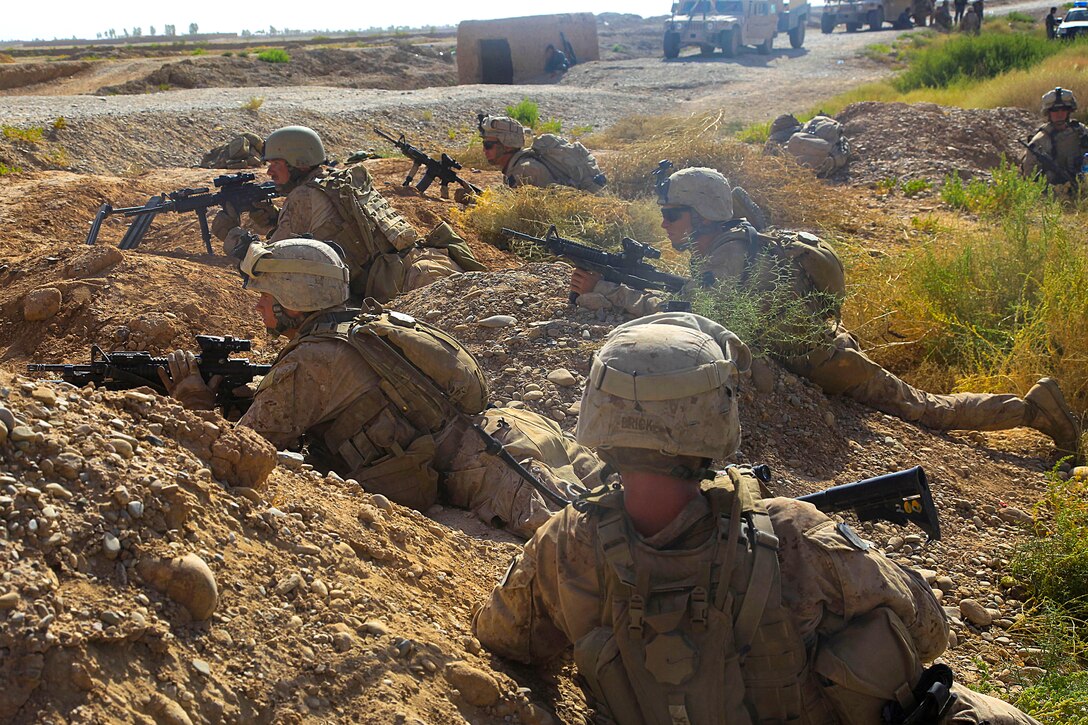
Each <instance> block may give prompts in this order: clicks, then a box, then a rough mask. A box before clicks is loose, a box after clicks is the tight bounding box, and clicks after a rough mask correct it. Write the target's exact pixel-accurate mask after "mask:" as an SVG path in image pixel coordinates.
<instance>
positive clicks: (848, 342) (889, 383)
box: [578, 225, 1032, 430]
mask: <svg viewBox="0 0 1088 725" xmlns="http://www.w3.org/2000/svg"><path fill="white" fill-rule="evenodd" d="M747 250H748V247H747V232H746V231H745V229H744V228H743V227H742V226H740V225H733V226H732V227H731V228H730V229H728V230H727V231H725V232H723V233H722V234H721V235H720V236H719V237H717V238H716V239H715V240H714V241H713V242H712V243H711V245H710V251H709V252H708V254H707V255H706V256H705V257H697V256H696V255H694V254H693V255H692V259H691V264H692V270H693V276H700V277H701V276H702V275H704V274H705V273H707V272H710V273H712V274H713V279H714V281H715V282H716V283H717V282H721V281H722V280H739V279H741V278H742V276H743V275H744V273H745V270H746V267H747V266H748V251H747ZM699 284H700V282H695V281H693V282H690V283H689V286H688V288H687V289H686V290H685V292H690V291H691V290H692V289H694V288H697V287H698V285H699ZM773 284H774V282H773V280H768V282H767V284H766V285H765V286H764V288H765V289H771V288H772V287H773ZM793 287H794V292H796V293H797V294H799V295H801V296H807V297H808V299H810V300H817V299H818V296H815V295H811V294H808V293H810V292H812V290H811V289H810V288H809V287H808V286H807V285H806V279H805V276H804V275H803V274H797V275H794V277H793ZM662 302H663V300H662V299H660V298H658V297H656V296H655V295H653V294H651V293H647V292H642V291H639V290H635V289H632V288H630V287H627V286H625V285H619V284H614V283H612V282H605V281H601V282H598V283H597V286H596V287H595V288H594V291H593V292H592V293H590V294H588V295H580V296H579V297H578V304H580V305H583V306H585V307H589V308H591V309H595V308H597V309H599V308H601V307H607V306H614V307H618V308H620V309H623V310H625V311H627V312H628V313H630V314H632V315H635V316H636V317H641V316H643V315H648V314H652V313H654V312H656V311H657V310H658V307H660V306H661V304H662ZM718 322H721V323H722V324H728V320H719V321H718ZM824 338H825V344H823V345H821V346H820V347H818V348H817V349H813V350H810V351H804V350H777V351H776V350H772V351H770V352H771V355H772V356H773V357H774V358H775V359H776V360H777V361H778V362H779V363H780V364H782V365H783V366H784V367H786V369H788V370H790V371H791V372H793V373H796V374H797V375H800V376H802V377H804V378H807V379H809V380H811V381H812V382H814V383H816V384H817V385H819V386H820V387H821V388H822V389H823V390H824V392H826V393H827V394H829V395H845V396H847V397H848V398H853V399H854V400H857V401H858V402H860V403H864V404H865V405H868V406H870V407H872V408H875V409H877V410H879V411H882V412H884V413H888V414H890V415H894V416H896V417H898V418H902V419H903V420H908V421H912V422H916V423H920V424H922V425H924V426H926V427H927V428H931V429H933V430H1005V429H1008V428H1016V427H1018V426H1023V425H1029V424H1030V420H1031V416H1032V411H1031V410H1030V407H1029V405H1028V404H1027V403H1026V402H1025V401H1024V400H1023V399H1022V398H1019V397H1017V396H1015V395H1011V394H990V393H955V394H950V395H938V394H935V393H927V392H925V391H924V390H919V389H918V388H915V387H913V386H911V385H909V384H908V383H906V382H904V381H903V380H900V379H899V378H898V377H896V376H895V375H894V374H892V373H890V372H889V371H887V370H885V369H884V368H883V367H881V366H880V365H878V364H877V363H875V362H874V361H873V360H871V359H870V358H869V357H868V356H867V355H866V354H865V353H863V352H862V351H861V349H860V347H859V345H858V342H857V340H856V339H855V338H854V336H853V335H852V334H850V332H849V331H848V330H846V328H844V327H843V326H842V325H841V324H840V323H838V322H834V321H829V323H828V329H827V331H826V334H825V336H824ZM802 353H803V354H802Z"/></svg>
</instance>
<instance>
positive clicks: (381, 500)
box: [370, 493, 393, 511]
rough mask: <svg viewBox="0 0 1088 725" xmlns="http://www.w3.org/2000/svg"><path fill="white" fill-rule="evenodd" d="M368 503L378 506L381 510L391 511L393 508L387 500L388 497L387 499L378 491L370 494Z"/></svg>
mask: <svg viewBox="0 0 1088 725" xmlns="http://www.w3.org/2000/svg"><path fill="white" fill-rule="evenodd" d="M370 503H372V504H374V505H375V506H377V507H378V508H380V509H381V510H382V511H392V510H393V504H391V503H390V502H389V499H387V498H386V497H385V496H383V495H382V494H380V493H376V494H374V495H373V496H371V497H370Z"/></svg>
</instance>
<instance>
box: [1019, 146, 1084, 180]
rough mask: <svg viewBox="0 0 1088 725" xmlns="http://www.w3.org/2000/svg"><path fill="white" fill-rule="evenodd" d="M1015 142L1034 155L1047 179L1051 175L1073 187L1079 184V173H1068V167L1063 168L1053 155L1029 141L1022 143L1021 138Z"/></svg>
mask: <svg viewBox="0 0 1088 725" xmlns="http://www.w3.org/2000/svg"><path fill="white" fill-rule="evenodd" d="M1016 142H1017V143H1018V144H1020V145H1021V146H1023V147H1024V148H1026V149H1027V150H1028V153H1029V154H1031V155H1032V156H1034V157H1035V160H1036V161H1038V162H1039V166H1041V167H1042V169H1043V171H1045V172H1046V173H1047V178H1048V179H1049V178H1051V177H1053V178H1055V179H1060V181H1058V183H1059V184H1070V185H1072V187H1073V188H1074V189H1076V188H1077V186H1079V185H1080V174H1070V173H1069V170H1068V169H1063V168H1062V167H1061V166H1060V165H1059V164H1058V162H1057V161H1056V160H1055V159H1054V157H1053V156H1051V155H1050V154H1048V153H1047V152H1045V151H1042V150H1040V149H1037V148H1035V147H1033V146H1032V145H1031V144H1029V143H1024V142H1023V141H1022V140H1021V139H1016Z"/></svg>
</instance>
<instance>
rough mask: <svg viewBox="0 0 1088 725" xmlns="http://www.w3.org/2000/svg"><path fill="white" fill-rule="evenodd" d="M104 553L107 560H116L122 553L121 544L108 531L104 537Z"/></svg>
mask: <svg viewBox="0 0 1088 725" xmlns="http://www.w3.org/2000/svg"><path fill="white" fill-rule="evenodd" d="M102 552H103V553H104V554H105V555H106V558H107V559H116V558H117V555H118V554H120V553H121V542H120V541H119V540H118V539H117V537H116V536H114V535H113V534H111V533H110V532H108V531H107V532H106V534H105V535H104V536H103V537H102Z"/></svg>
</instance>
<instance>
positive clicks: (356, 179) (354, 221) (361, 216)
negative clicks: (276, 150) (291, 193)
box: [308, 164, 420, 296]
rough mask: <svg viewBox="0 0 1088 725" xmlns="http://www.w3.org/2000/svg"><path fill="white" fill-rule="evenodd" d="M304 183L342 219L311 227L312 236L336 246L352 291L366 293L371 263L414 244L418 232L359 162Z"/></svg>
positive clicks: (367, 291)
mask: <svg viewBox="0 0 1088 725" xmlns="http://www.w3.org/2000/svg"><path fill="white" fill-rule="evenodd" d="M308 183H309V185H311V186H313V187H315V188H318V189H320V190H321V191H323V192H324V193H325V195H326V196H327V197H328V199H329V201H331V202H332V205H333V207H334V208H335V209H336V212H337V214H338V215H339V217H340V220H342V221H338V222H335V223H328V224H325V225H323V226H322V227H319V228H318V229H315V230H314V238H315V239H321V240H323V241H332V242H336V243H337V244H339V245H340V247H341V248H342V249H343V250H344V253H345V255H346V257H347V258H346V259H345V260H344V261H345V262H346V263H347V265H348V268H349V269H350V270H351V291H352V294H355V295H358V296H370V295H371V293H373V292H374V290H372V289H368V288H367V287H368V285H367V283H368V279H367V274H366V271H367V270H368V269H369V267H370V265H371V263H372V262H373V261H374V260H375V259H376V258H378V257H379V256H381V255H388V254H393V255H396V254H397V253H399V252H403V251H405V250H408V249H411V248H412V247H414V246H416V245H417V244H418V243H419V241H420V238H419V233H418V232H416V230H415V229H413V228H412V226H411V225H410V224H409V223H408V222H407V220H405V218H404V217H403V216H401V215H400V214H399V213H398V212H397V211H396V210H395V209H393V207H391V206H389V202H387V201H386V200H385V197H383V196H382V195H381V193H379V192H378V190H377V189H375V188H374V183H373V180H372V178H371V176H370V172H369V171H367V170H366V167H364V166H362V165H361V164H357V165H355V166H349V167H347V168H344V169H336V170H330V171H329V172H328V173H326V174H325V176H323V177H322V178H320V179H317V180H315V181H311V182H308ZM371 286H373V285H372V284H371ZM382 296H384V295H382Z"/></svg>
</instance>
